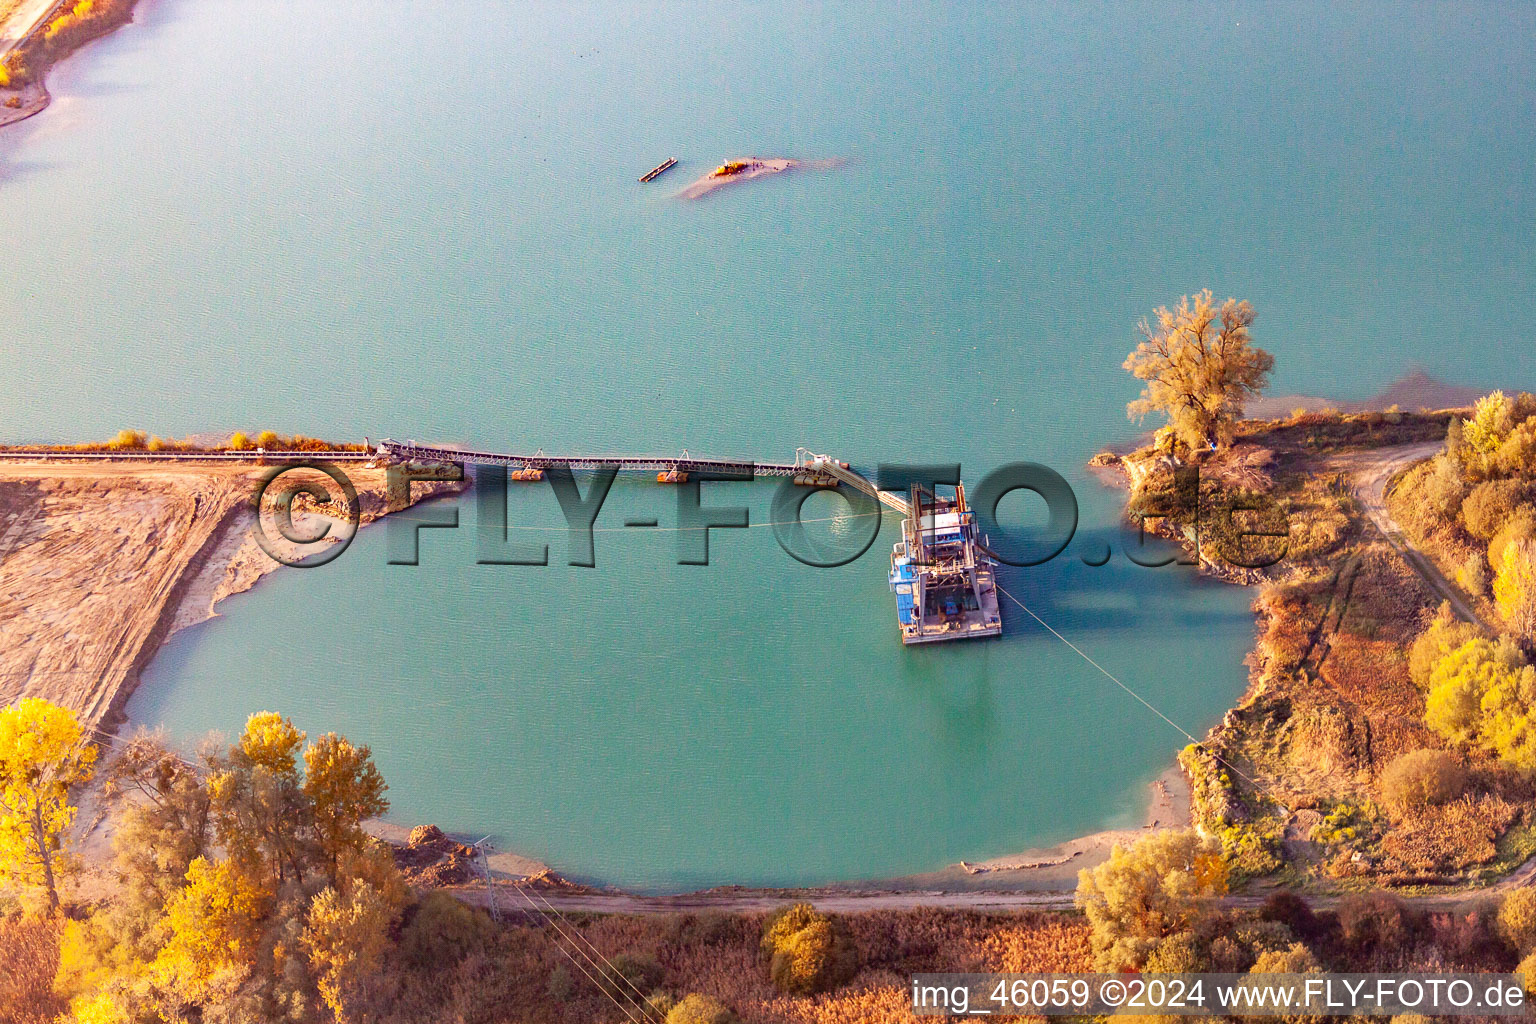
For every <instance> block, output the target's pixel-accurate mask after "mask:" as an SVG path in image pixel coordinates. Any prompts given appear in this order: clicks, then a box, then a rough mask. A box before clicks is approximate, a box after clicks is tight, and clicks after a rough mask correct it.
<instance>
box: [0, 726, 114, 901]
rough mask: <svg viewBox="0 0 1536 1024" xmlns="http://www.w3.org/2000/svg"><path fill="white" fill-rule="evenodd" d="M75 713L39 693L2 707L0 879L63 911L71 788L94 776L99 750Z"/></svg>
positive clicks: (68, 863)
mask: <svg viewBox="0 0 1536 1024" xmlns="http://www.w3.org/2000/svg"><path fill="white" fill-rule="evenodd" d="M84 737H85V733H84V730H83V729H82V728H81V727H80V722H79V721H78V720H77V719H76V718H75V715H74V713H73V712H71V711H69V710H68V709H67V708H62V707H59V706H58V705H57V704H53V703H50V702H49V701H46V700H42V699H39V698H35V697H29V698H26V699H25V700H21V701H18V702H17V703H15V704H12V705H11V706H10V707H7V708H5V709H4V710H0V882H8V883H10V884H12V885H15V886H19V887H20V888H22V889H23V890H24V891H29V892H36V891H38V890H41V892H42V893H43V895H44V896H45V897H46V899H47V903H48V908H49V910H50V911H51V912H53V913H58V912H59V909H60V902H59V884H60V880H61V878H62V876H64V875H65V874H67V873H68V872H69V870H70V869H71V867H72V863H73V862H72V859H71V858H70V857H69V856H68V854H67V842H66V834H65V833H66V830H67V829H68V828H69V826H70V823H71V822H73V821H74V820H75V807H74V805H73V804H71V803H70V802H69V791H70V789H71V787H73V786H77V785H79V784H81V783H84V782H87V781H89V780H90V778H91V776H92V774H93V773H94V765H95V763H96V748H95V747H93V746H91V745H89V744H87V743H86V742H85V738H84Z"/></svg>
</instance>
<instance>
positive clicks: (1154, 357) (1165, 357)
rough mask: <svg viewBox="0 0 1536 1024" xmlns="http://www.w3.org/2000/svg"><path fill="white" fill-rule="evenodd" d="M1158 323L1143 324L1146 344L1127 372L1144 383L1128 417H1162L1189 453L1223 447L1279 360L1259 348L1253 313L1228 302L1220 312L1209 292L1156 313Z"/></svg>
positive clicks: (1245, 304)
mask: <svg viewBox="0 0 1536 1024" xmlns="http://www.w3.org/2000/svg"><path fill="white" fill-rule="evenodd" d="M1153 316H1154V317H1155V318H1156V321H1157V322H1156V326H1154V325H1153V324H1151V323H1149V322H1148V321H1147V320H1145V319H1144V320H1142V321H1141V323H1140V324H1138V325H1137V330H1138V331H1139V332H1140V333H1141V336H1142V339H1143V340H1142V342H1141V343H1140V344H1139V345H1137V346H1136V350H1135V351H1134V352H1132V353H1131V354H1130V355H1129V356H1127V357H1126V360H1125V368H1126V369H1127V370H1129V371H1130V372H1131V374H1132V375H1133V376H1134V377H1136V379H1137V380H1140V381H1143V382H1144V386H1143V387H1142V391H1141V397H1140V398H1138V399H1136V401H1134V402H1132V403H1130V405H1128V406H1127V407H1126V412H1127V413H1128V414H1129V415H1130V416H1131V418H1133V419H1137V420H1140V419H1142V418H1143V417H1145V416H1146V415H1147V414H1148V413H1152V412H1159V413H1162V414H1163V415H1165V416H1166V417H1167V418H1168V427H1169V429H1170V430H1172V432H1173V434H1174V436H1175V437H1176V438H1177V439H1178V440H1179V442H1181V443H1182V444H1184V445H1185V446H1186V447H1188V448H1190V449H1191V450H1196V449H1204V448H1213V447H1215V446H1217V445H1219V444H1222V443H1224V442H1225V441H1227V440H1228V439H1229V438H1230V434H1231V428H1232V425H1233V424H1234V423H1235V422H1237V420H1239V419H1241V418H1242V415H1243V406H1244V405H1245V404H1246V403H1247V402H1248V400H1249V399H1252V398H1256V397H1257V396H1258V395H1259V394H1260V393H1261V392H1262V391H1263V390H1264V388H1265V386H1266V385H1267V383H1268V380H1269V371H1270V370H1271V369H1273V368H1274V365H1275V360H1274V357H1273V356H1271V355H1270V354H1269V353H1268V352H1266V351H1264V350H1263V349H1261V348H1259V347H1258V346H1257V345H1255V344H1253V339H1252V336H1251V334H1250V332H1249V328H1250V327H1251V326H1252V325H1253V321H1254V311H1253V306H1252V305H1250V304H1249V303H1248V302H1246V301H1244V302H1239V301H1237V300H1236V299H1227V300H1226V301H1225V302H1223V303H1222V304H1221V306H1220V307H1217V306H1216V304H1215V303H1214V301H1213V300H1212V298H1211V291H1210V289H1209V288H1207V289H1206V290H1204V291H1202V292H1199V293H1198V294H1196V295H1194V296H1188V295H1186V296H1184V297H1183V298H1181V299H1180V300H1179V304H1178V306H1176V307H1175V308H1173V309H1171V310H1170V309H1169V308H1167V307H1166V306H1160V307H1158V308H1157V309H1156V310H1154V311H1153Z"/></svg>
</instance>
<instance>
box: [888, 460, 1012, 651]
mask: <svg viewBox="0 0 1536 1024" xmlns="http://www.w3.org/2000/svg"><path fill="white" fill-rule="evenodd" d="M925 497H926V500H925ZM911 505H912V515H911V516H910V518H907V519H904V520H902V524H901V540H899V541H897V542H896V544H895V546H894V547H893V548H892V549H891V575H890V582H891V590H892V592H894V593H895V595H896V623H897V625H898V626H899V627H900V629H901V642H902V643H904V644H928V643H934V642H937V641H940V640H960V639H965V638H969V637H983V636H997V635H999V634H1001V633H1002V631H1003V615H1002V610H1001V609H1000V608H999V607H998V603H997V576H996V572H997V562H996V561H995V560H994V559H993V558H992V557H991V556H989V555H988V554H987V553H986V551H985V549H983V548H982V547H981V545H980V544H979V543H978V541H977V536H976V513H975V512H973V511H971V509H970V508H968V507H967V506H966V504H965V486H964V485H963V484H956V485H955V494H954V497H952V498H941V497H937V496H935V495H933V494H926V495H925V493H924V492H923V491H921V490H919V489H917V488H913V491H912V503H911Z"/></svg>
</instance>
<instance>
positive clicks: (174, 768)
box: [55, 712, 409, 1022]
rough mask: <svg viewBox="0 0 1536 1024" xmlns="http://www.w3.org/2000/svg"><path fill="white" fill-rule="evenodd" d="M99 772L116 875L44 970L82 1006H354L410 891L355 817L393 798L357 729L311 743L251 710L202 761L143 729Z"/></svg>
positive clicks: (83, 1010) (298, 1010) (162, 1014)
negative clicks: (112, 797)
mask: <svg viewBox="0 0 1536 1024" xmlns="http://www.w3.org/2000/svg"><path fill="white" fill-rule="evenodd" d="M106 789H107V791H108V792H109V794H119V795H124V794H125V795H127V796H128V797H129V799H128V800H126V801H124V802H125V803H126V804H128V806H126V807H124V808H123V809H122V810H121V812H120V815H121V817H120V827H119V829H118V832H117V836H116V842H115V848H116V856H117V866H118V873H119V876H120V877H121V879H122V881H123V885H122V892H121V898H120V899H118V900H116V901H114V902H113V904H112V905H111V906H110V907H108V908H106V909H104V910H102V911H99V912H98V913H96V914H94V915H92V916H90V917H89V918H87V919H85V920H81V921H71V922H70V923H69V924H68V925H67V926H66V928H65V933H64V936H63V939H62V941H61V946H60V964H59V969H58V976H57V978H56V981H55V987H56V990H57V991H58V992H59V993H60V994H61V995H62V996H64V997H66V998H69V999H70V1000H71V1006H72V1012H73V1014H74V1018H75V1019H76V1020H77V1021H95V1020H101V1021H108V1020H111V1021H116V1020H123V1021H127V1020H137V1019H141V1018H143V1019H151V1018H153V1019H166V1020H185V1019H197V1018H199V1017H200V1016H201V1017H203V1018H205V1019H206V1017H207V1015H208V1014H209V1013H210V1012H213V1011H215V1010H216V1011H217V1013H216V1016H217V1017H218V1019H231V1020H274V1021H275V1020H293V1021H308V1020H315V1021H322V1020H324V1021H329V1020H335V1021H341V1022H346V1021H352V1020H360V1019H363V1016H364V1013H365V1010H366V1007H367V1006H369V1005H372V1004H371V1003H370V1000H372V999H373V998H374V995H375V989H376V986H377V984H378V983H379V981H380V971H381V958H382V957H383V955H384V952H385V950H386V949H387V948H388V946H389V942H388V939H389V935H390V929H391V928H392V927H393V926H394V924H395V922H396V920H397V918H398V917H399V915H400V912H401V910H402V909H403V908H404V906H405V905H406V903H407V901H408V898H409V894H408V892H407V889H406V886H405V883H404V880H403V879H402V878H401V876H400V874H399V871H398V870H397V869H396V867H395V864H394V858H393V856H392V854H391V853H390V851H389V850H388V848H387V847H385V846H383V845H382V844H380V843H379V842H377V841H376V840H373V839H371V838H370V837H369V836H368V835H367V834H366V833H365V832H364V831H363V822H364V821H365V820H366V819H368V818H370V817H373V816H376V815H379V814H382V813H384V811H385V810H387V808H388V806H389V804H388V801H386V800H385V799H384V792H385V789H386V787H385V784H384V779H383V777H382V776H381V775H380V773H379V771H378V769H377V767H376V766H375V765H374V764H373V759H372V755H371V754H370V752H369V750H368V748H367V747H366V746H360V745H355V744H353V743H351V742H350V741H348V740H347V739H345V738H344V737H341V736H337V735H335V734H333V733H332V734H327V735H325V736H322V737H321V738H320V739H319V740H317V741H315V742H314V743H312V744H308V745H306V736H305V734H304V733H303V732H302V731H301V730H299V729H298V728H297V727H296V726H294V724H293V723H292V722H291V721H289V720H288V719H287V718H284V717H283V716H281V715H279V714H275V713H272V712H262V713H260V714H255V715H252V716H251V717H250V718H249V720H248V721H247V722H246V726H245V729H244V730H243V731H242V732H241V734H240V735H239V737H238V738H237V739H236V741H235V742H234V743H233V744H232V745H230V746H229V747H228V748H227V749H226V750H222V751H219V750H213V749H209V750H205V751H203V752H202V753H200V755H199V756H198V759H197V761H195V762H191V761H187V760H184V759H183V758H181V757H180V756H178V755H176V754H174V753H172V752H171V751H169V750H168V749H166V748H165V746H164V745H163V743H161V742H160V741H158V740H156V739H154V738H153V737H147V736H140V737H136V738H134V739H132V740H130V741H129V742H128V743H126V744H125V745H124V749H123V751H122V753H121V754H120V755H119V757H118V758H117V760H116V761H115V762H114V763H113V765H112V766H111V770H110V771H109V773H108V775H107V786H106ZM109 1013H118V1014H119V1016H118V1017H112V1016H107V1014H109Z"/></svg>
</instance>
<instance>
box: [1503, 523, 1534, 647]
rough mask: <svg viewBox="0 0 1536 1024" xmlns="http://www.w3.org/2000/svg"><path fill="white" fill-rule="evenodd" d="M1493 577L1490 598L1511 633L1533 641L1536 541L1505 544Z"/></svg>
mask: <svg viewBox="0 0 1536 1024" xmlns="http://www.w3.org/2000/svg"><path fill="white" fill-rule="evenodd" d="M1495 568H1496V569H1497V571H1498V575H1496V576H1495V577H1494V579H1493V599H1494V601H1495V602H1497V604H1498V606H1499V614H1500V615H1502V616H1503V617H1504V622H1505V624H1506V625H1507V626H1508V627H1509V630H1510V632H1512V633H1514V634H1515V635H1516V636H1518V637H1520V638H1521V639H1522V640H1526V641H1532V640H1536V542H1533V541H1530V540H1519V541H1515V542H1513V543H1509V544H1506V545H1504V548H1503V550H1502V551H1501V552H1500V553H1499V562H1498V565H1497V566H1496V567H1495Z"/></svg>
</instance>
